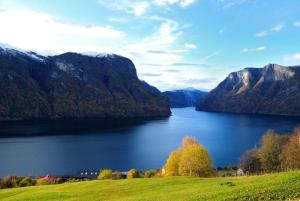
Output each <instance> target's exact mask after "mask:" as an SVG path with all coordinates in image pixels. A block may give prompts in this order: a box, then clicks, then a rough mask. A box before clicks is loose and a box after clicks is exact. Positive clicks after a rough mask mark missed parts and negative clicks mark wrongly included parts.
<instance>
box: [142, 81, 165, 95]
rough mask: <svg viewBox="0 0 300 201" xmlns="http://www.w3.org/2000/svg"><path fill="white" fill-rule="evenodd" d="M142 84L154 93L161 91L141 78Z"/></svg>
mask: <svg viewBox="0 0 300 201" xmlns="http://www.w3.org/2000/svg"><path fill="white" fill-rule="evenodd" d="M141 82H142V84H143V85H144V86H145V87H146V88H147V89H148V90H150V91H152V92H154V93H161V92H160V91H159V89H158V88H156V87H155V86H152V85H150V84H149V83H147V82H145V81H144V80H141Z"/></svg>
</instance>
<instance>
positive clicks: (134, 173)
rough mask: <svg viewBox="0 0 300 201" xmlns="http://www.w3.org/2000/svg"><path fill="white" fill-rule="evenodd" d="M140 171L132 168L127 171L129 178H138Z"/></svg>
mask: <svg viewBox="0 0 300 201" xmlns="http://www.w3.org/2000/svg"><path fill="white" fill-rule="evenodd" d="M138 177H139V172H138V171H137V170H136V169H131V170H129V171H128V172H127V179H133V178H138Z"/></svg>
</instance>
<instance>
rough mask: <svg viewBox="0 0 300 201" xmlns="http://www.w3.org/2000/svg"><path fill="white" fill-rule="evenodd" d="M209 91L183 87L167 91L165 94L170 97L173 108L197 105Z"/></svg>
mask: <svg viewBox="0 0 300 201" xmlns="http://www.w3.org/2000/svg"><path fill="white" fill-rule="evenodd" d="M206 94H207V92H204V91H200V90H196V89H181V90H174V91H165V92H163V95H165V96H166V97H168V98H169V100H170V107H171V108H181V107H195V106H196V104H197V102H199V101H200V100H201V99H202V98H203V97H204V96H205V95H206Z"/></svg>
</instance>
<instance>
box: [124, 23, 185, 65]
mask: <svg viewBox="0 0 300 201" xmlns="http://www.w3.org/2000/svg"><path fill="white" fill-rule="evenodd" d="M181 33H182V32H181V31H180V29H179V25H178V23H177V22H175V21H172V20H168V21H164V22H161V24H160V26H159V28H158V29H157V30H156V31H154V32H153V33H152V34H151V35H149V36H146V37H145V38H143V39H142V40H141V41H138V42H134V43H131V44H128V45H127V46H126V47H125V48H126V50H127V51H128V52H130V53H132V54H133V55H135V56H136V57H138V58H139V59H138V60H139V61H143V63H148V62H150V63H151V62H153V61H156V62H158V63H161V64H162V65H164V64H167V63H173V62H177V61H179V60H180V58H181V54H182V50H180V49H176V48H174V45H175V44H176V41H177V39H178V37H179V36H180V35H181Z"/></svg>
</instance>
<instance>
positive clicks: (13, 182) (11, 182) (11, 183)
mask: <svg viewBox="0 0 300 201" xmlns="http://www.w3.org/2000/svg"><path fill="white" fill-rule="evenodd" d="M21 180H22V177H18V176H7V177H4V179H3V180H2V182H1V183H2V184H1V186H2V188H15V187H19V186H20V182H21Z"/></svg>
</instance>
